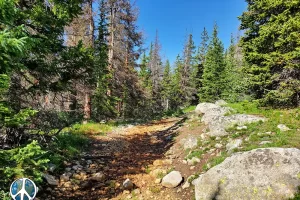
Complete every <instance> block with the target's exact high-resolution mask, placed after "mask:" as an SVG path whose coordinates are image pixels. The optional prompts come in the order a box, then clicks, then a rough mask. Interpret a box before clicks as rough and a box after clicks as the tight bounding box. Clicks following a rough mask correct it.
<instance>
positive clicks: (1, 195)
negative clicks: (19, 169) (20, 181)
mask: <svg viewBox="0 0 300 200" xmlns="http://www.w3.org/2000/svg"><path fill="white" fill-rule="evenodd" d="M0 199H1V200H11V196H10V194H9V192H5V191H3V190H0Z"/></svg>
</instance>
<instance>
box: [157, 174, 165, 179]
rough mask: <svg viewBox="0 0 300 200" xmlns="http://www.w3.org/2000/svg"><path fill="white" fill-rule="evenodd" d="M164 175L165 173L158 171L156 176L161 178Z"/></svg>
mask: <svg viewBox="0 0 300 200" xmlns="http://www.w3.org/2000/svg"><path fill="white" fill-rule="evenodd" d="M164 176H165V173H163V172H159V173H158V174H157V176H156V178H160V179H162V178H163V177H164Z"/></svg>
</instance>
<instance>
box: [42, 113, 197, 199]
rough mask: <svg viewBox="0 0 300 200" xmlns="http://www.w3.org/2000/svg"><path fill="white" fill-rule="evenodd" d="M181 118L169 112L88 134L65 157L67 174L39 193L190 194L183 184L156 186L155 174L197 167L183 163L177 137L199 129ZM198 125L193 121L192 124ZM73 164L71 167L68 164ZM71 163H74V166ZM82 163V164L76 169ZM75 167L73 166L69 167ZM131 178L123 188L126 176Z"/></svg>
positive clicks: (190, 171)
mask: <svg viewBox="0 0 300 200" xmlns="http://www.w3.org/2000/svg"><path fill="white" fill-rule="evenodd" d="M185 120H186V119H185V118H169V119H163V120H159V121H153V122H151V123H147V124H144V125H136V126H133V125H131V126H129V127H127V128H117V129H114V130H113V131H111V132H110V133H108V134H107V135H105V136H103V135H94V136H90V137H91V142H90V144H89V148H88V150H87V151H86V152H84V153H83V154H82V155H81V156H79V159H78V160H76V161H72V163H71V162H70V163H68V162H66V163H65V165H66V167H67V168H68V167H69V169H68V171H70V169H72V170H71V172H72V175H71V173H69V174H70V175H71V177H73V178H70V180H66V181H63V180H62V178H60V179H61V180H60V182H59V185H58V187H55V188H50V187H49V188H47V189H46V190H45V191H46V192H44V194H43V195H42V197H40V198H41V199H64V200H66V199H70V200H71V199H72V200H74V199H82V200H84V199H86V200H100V199H114V200H121V199H136V200H138V199H139V200H147V199H149V200H150V199H151V200H152V199H159V200H161V199H163V200H167V199H171V200H175V199H178V200H179V199H180V200H181V199H193V198H194V190H193V187H192V186H191V187H188V188H185V189H183V188H182V184H183V183H184V182H185V181H186V180H184V181H183V182H182V183H181V185H179V186H178V187H176V188H165V187H163V186H161V184H160V183H159V182H160V179H161V178H163V176H164V175H166V174H167V173H168V172H170V171H173V170H178V171H180V173H181V175H182V176H183V177H184V179H186V178H187V177H189V176H190V175H193V174H195V172H197V171H199V169H198V168H199V167H201V165H197V166H198V167H190V166H188V165H187V164H183V163H182V160H184V158H185V156H186V154H187V153H186V152H185V151H184V150H183V148H182V145H181V144H180V140H181V139H182V138H185V137H186V136H187V135H189V134H193V132H197V133H199V132H201V129H202V128H203V127H202V125H201V124H200V123H195V125H193V126H192V128H191V125H190V124H189V125H188V124H187V123H186V122H185ZM197 126H198V127H197ZM74 165H75V168H74ZM76 165H77V166H79V169H77V170H76ZM81 168H82V169H81ZM73 169H75V170H76V171H74V170H73ZM99 172H100V173H101V175H104V176H103V177H102V176H101V178H100V179H101V180H99V181H89V179H88V178H87V177H89V176H90V174H95V173H99ZM127 178H128V179H130V181H131V182H132V183H133V184H134V187H133V189H131V190H125V189H124V188H123V187H122V185H123V182H124V181H125V180H126V179H127Z"/></svg>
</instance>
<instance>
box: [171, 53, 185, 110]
mask: <svg viewBox="0 0 300 200" xmlns="http://www.w3.org/2000/svg"><path fill="white" fill-rule="evenodd" d="M183 68H184V63H183V61H182V58H181V57H180V55H177V57H176V61H175V69H174V75H173V78H172V80H173V81H172V85H173V95H174V96H173V103H174V104H172V105H173V109H174V110H175V109H178V107H179V106H182V105H183V104H184V101H183V99H184V91H183V90H182V87H181V76H182V75H181V74H182V71H183Z"/></svg>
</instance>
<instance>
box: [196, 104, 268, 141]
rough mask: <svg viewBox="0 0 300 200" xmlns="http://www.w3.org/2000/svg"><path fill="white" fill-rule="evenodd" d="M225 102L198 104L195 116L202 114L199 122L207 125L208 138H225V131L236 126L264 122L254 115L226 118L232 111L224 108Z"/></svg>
mask: <svg viewBox="0 0 300 200" xmlns="http://www.w3.org/2000/svg"><path fill="white" fill-rule="evenodd" d="M221 105H222V106H221ZM223 105H226V102H223V101H220V102H218V101H217V102H216V104H213V103H200V104H198V106H197V107H196V110H195V112H196V113H197V114H204V115H203V117H202V119H201V122H204V123H205V124H206V125H208V128H209V132H208V133H207V135H208V136H216V137H218V136H225V135H228V132H226V129H227V128H229V127H231V126H233V125H235V124H237V125H239V126H243V125H245V124H249V123H253V122H259V121H264V120H265V118H263V117H260V116H255V115H245V114H234V115H229V116H226V114H228V113H230V112H232V111H234V110H233V109H232V108H229V107H224V106H223Z"/></svg>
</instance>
